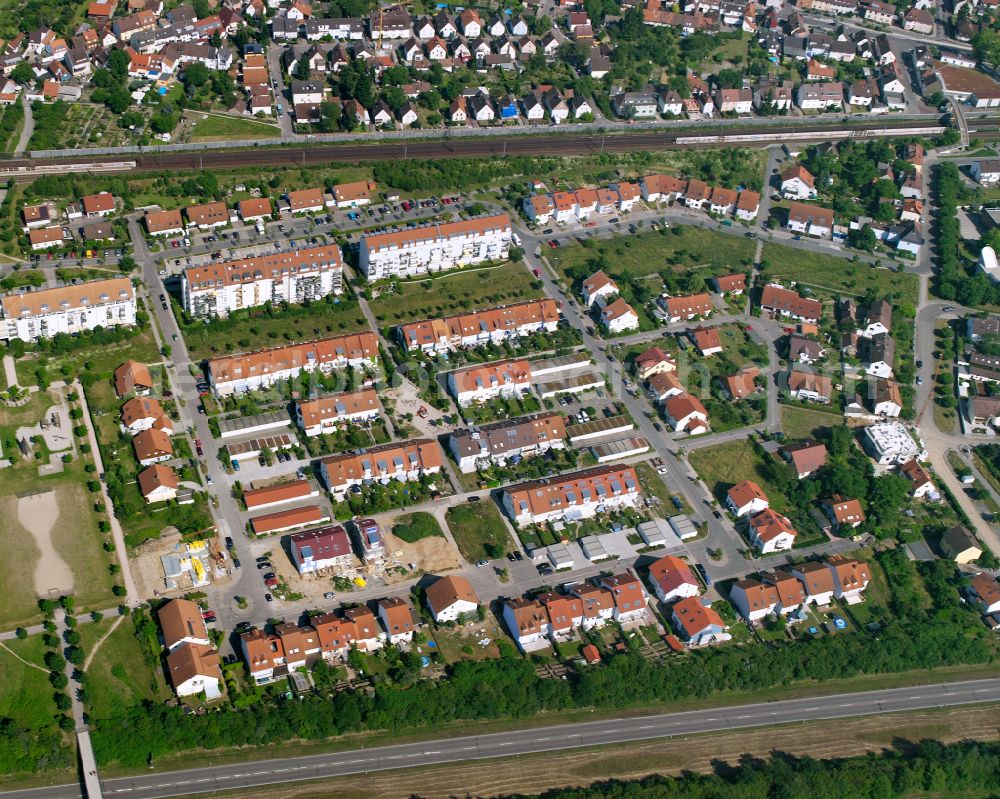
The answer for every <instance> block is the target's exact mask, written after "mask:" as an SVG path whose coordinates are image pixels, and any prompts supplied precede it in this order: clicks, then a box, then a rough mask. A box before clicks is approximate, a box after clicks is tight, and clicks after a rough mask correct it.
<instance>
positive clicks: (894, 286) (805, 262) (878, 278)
mask: <svg viewBox="0 0 1000 799" xmlns="http://www.w3.org/2000/svg"><path fill="white" fill-rule="evenodd" d="M761 262H762V265H763V266H762V269H761V271H762V272H764V273H765V274H766V276H767V277H768V278H781V279H783V280H785V281H791V280H794V281H795V282H796V283H801V284H803V285H804V286H808V287H809V288H811V289H813V290H814V291H815V292H816V293H817V294H828V295H830V294H840V293H843V294H851V295H854V296H857V297H860V296H862V295H864V294H865V293H866V292H867V291H868V290H869V289H874V290H875V291H876V292H877V293H878V294H877V296H879V297H881V298H883V299H887V300H890V301H895V302H894V304H896V303H907V304H909V305H912V306H913V307H914V308H915V307H916V305H917V301H918V299H919V291H920V281H919V279H918V278H917V276H916V275H910V274H905V273H902V272H891V271H889V270H888V269H879V268H876V267H874V266H871V265H869V264H863V263H853V262H852V261H849V260H847V259H846V258H838V257H837V256H836V255H826V254H824V253H819V252H815V251H814V250H800V249H797V248H795V247H786V246H784V245H782V244H765V245H764V250H763V253H762V255H761ZM765 262H766V263H765Z"/></svg>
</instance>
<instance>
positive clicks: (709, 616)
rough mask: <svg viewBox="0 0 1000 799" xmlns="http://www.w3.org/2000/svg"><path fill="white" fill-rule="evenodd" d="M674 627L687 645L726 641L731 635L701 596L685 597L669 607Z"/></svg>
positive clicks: (719, 617)
mask: <svg viewBox="0 0 1000 799" xmlns="http://www.w3.org/2000/svg"><path fill="white" fill-rule="evenodd" d="M670 610H671V620H672V622H673V625H674V628H675V629H676V630H677V632H678V633H679V635H680V637H681V639H682V640H684V641H685V642H686V643H687V644H688V646H704V645H708V644H715V643H721V642H723V641H728V640H730V639H731V638H732V636H731V635H730V634H729V633H728V632H727V631H728V630H729V628H728V627H727V626H726V623H725V622H724V621H723V620H722V617H721V616H720V615H719V614H718V613H717V612H716V611H715V610H713V609H712V608H711V607H710V606H709V605H708V604H707V600H703V599H702V598H701V597H696V596H692V597H687V598H685V599H682V600H680V601H679V602H676V603H675V604H674V605H673V606H672V607H671V609H670Z"/></svg>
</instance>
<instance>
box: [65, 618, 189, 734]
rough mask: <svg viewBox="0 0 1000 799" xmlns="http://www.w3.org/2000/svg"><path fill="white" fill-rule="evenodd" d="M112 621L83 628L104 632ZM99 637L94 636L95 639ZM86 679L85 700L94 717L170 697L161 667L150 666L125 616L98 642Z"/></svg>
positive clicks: (161, 700)
mask: <svg viewBox="0 0 1000 799" xmlns="http://www.w3.org/2000/svg"><path fill="white" fill-rule="evenodd" d="M113 623H114V620H113V619H105V620H103V621H101V622H99V623H97V624H94V625H85V627H91V626H93V627H94V628H99V629H100V632H101V634H102V635H103V633H105V632H107V631H108V629H109V627H110V626H111V624H113ZM97 631H98V630H97V629H95V630H94V631H93V632H94V633H97ZM88 632H90V631H89V630H88ZM100 637H101V636H100V635H95V636H94V638H95V640H97V639H99V638H100ZM89 654H90V650H88V655H89ZM87 678H88V684H87V695H88V703H89V707H90V713H91V715H93V716H94V717H95V718H106V717H108V716H112V715H115V714H116V713H120V712H121V709H122V708H126V707H132V706H134V705H137V704H141V703H142V702H145V701H149V702H154V703H156V704H159V703H160V702H163V701H164V700H166V699H169V698H170V690H169V689H168V688H167V685H166V682H165V681H164V678H163V674H162V671H161V669H159V668H157V669H155V670H151V669H150V667H149V664H148V663H147V662H146V660H145V658H144V657H143V652H142V648H141V645H140V643H139V640H138V639H137V638H136V636H135V630H134V628H133V625H132V620H131V619H128V618H126V619H124V620H123V621H122V622H121V623H120V624H119V625H118V626H117V627H116V628H115V630H114V632H112V633H111V635H109V636H108V637H107V638H106V639H105V641H104V643H103V644H101V646H100V648H99V649H98V650H97V652H96V654H95V655H94V659H93V660H92V661H91V663H90V667H89V668H88V669H87Z"/></svg>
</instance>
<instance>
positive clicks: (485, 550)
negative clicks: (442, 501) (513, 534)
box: [445, 502, 511, 563]
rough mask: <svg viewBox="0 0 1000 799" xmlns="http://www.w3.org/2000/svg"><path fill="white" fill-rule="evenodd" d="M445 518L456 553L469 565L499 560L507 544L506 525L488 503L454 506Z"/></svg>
mask: <svg viewBox="0 0 1000 799" xmlns="http://www.w3.org/2000/svg"><path fill="white" fill-rule="evenodd" d="M445 518H446V519H447V520H448V529H449V530H451V534H452V535H453V536H455V543H456V544H458V551H459V552H461V553H462V557H463V558H465V559H466V560H467V561H469V562H470V563H475V562H476V561H479V560H489V559H492V558H499V557H502V556H503V554H504V552H506V551H507V549H508V546H509V545H510V543H511V541H510V536H509V535H508V534H507V525H505V524H504V521H503V519H502V518H501V516H500V511H499V510H497V508H496V507H495V506H494V505H493V503H492V502H475V503H467V504H465V505H456V506H454V507H452V508H449V509H448V513H447V515H446V517H445Z"/></svg>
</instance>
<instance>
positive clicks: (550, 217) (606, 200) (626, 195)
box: [522, 183, 640, 225]
mask: <svg viewBox="0 0 1000 799" xmlns="http://www.w3.org/2000/svg"><path fill="white" fill-rule="evenodd" d="M639 195H640V188H639V186H638V184H635V183H613V184H611V185H610V186H607V187H606V188H600V189H578V190H577V191H572V192H567V191H558V192H554V193H551V194H536V195H532V196H531V197H525V198H524V201H523V203H522V206H523V208H524V213H525V215H526V216H527V217H528V219H529V220H531V222H532V223H533V224H536V225H547V224H548V223H549V222H550V221H555V222H556V223H557V224H565V223H567V222H575V221H582V220H585V219H588V218H589V217H590V216H591V215H592V214H594V213H597V214H611V213H615V212H619V213H627V212H628V211H631V210H632V207H633V206H634V205H635V203H636V200H638V199H639Z"/></svg>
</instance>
